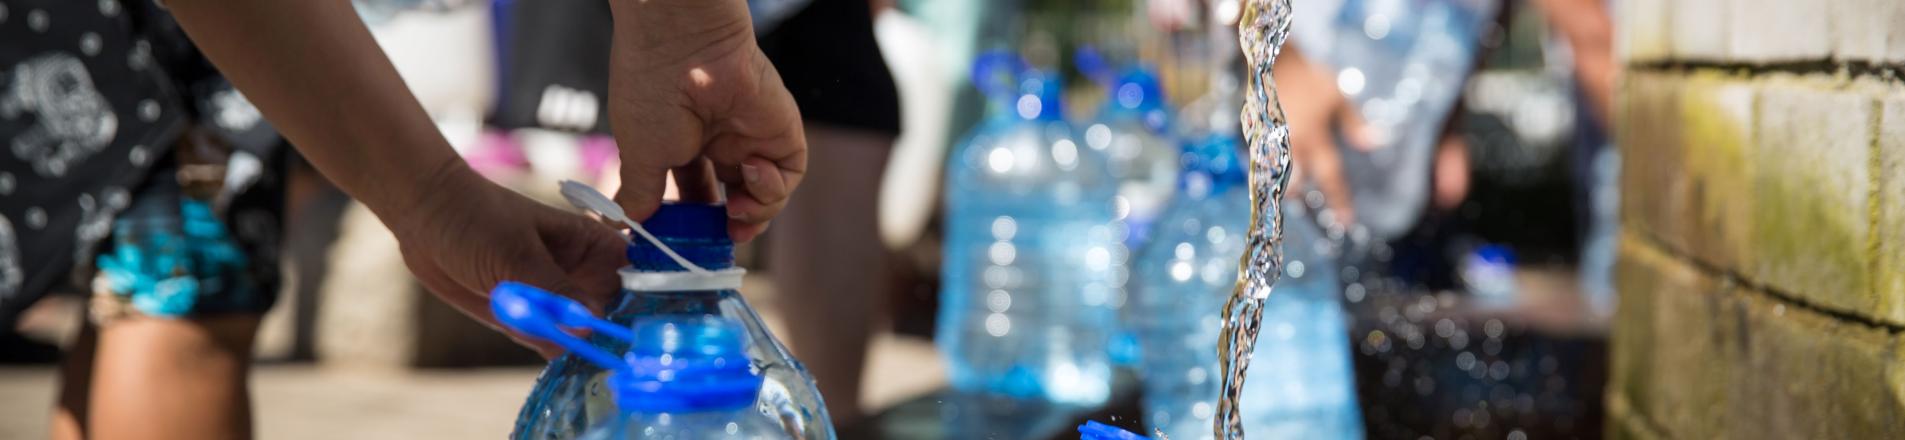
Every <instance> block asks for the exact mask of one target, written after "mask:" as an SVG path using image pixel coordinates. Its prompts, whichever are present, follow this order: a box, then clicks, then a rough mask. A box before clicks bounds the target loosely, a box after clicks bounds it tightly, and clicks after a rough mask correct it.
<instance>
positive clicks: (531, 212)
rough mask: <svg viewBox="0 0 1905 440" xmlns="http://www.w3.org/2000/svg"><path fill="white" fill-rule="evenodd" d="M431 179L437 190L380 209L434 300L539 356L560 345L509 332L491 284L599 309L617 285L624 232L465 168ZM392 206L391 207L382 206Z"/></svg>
mask: <svg viewBox="0 0 1905 440" xmlns="http://www.w3.org/2000/svg"><path fill="white" fill-rule="evenodd" d="M442 174H443V175H442V176H440V177H436V178H433V179H430V180H431V181H433V183H432V184H430V185H428V186H427V187H428V188H430V190H431V191H435V192H436V193H437V194H443V196H441V197H425V198H422V199H420V202H419V206H414V207H408V208H407V209H403V210H402V211H401V213H399V214H397V215H387V216H382V217H383V218H385V219H386V220H385V223H386V225H387V226H389V227H390V230H391V232H392V233H394V234H396V236H397V242H398V244H399V246H400V247H401V249H402V251H403V258H404V264H405V265H407V266H409V267H410V271H411V273H413V274H415V275H416V277H417V279H418V280H419V281H422V283H423V285H424V287H425V288H428V289H429V290H430V292H431V293H434V294H436V296H437V298H438V299H441V300H443V302H444V303H447V304H449V305H450V306H452V307H455V308H456V309H457V310H458V311H461V312H463V314H465V315H469V316H470V317H471V318H475V319H476V320H477V321H478V322H481V323H483V324H484V325H488V326H490V327H491V328H494V329H496V330H497V331H502V332H504V333H505V334H508V335H510V336H511V337H512V338H514V339H516V341H517V342H518V343H522V344H523V345H526V346H529V347H530V348H532V349H535V350H536V351H537V352H538V353H541V354H542V355H543V357H547V358H553V357H555V356H557V355H560V354H562V352H563V349H562V348H560V347H557V346H556V345H554V344H551V343H549V342H547V341H542V340H528V339H525V338H522V337H519V336H518V335H516V334H514V333H512V332H508V331H506V330H505V329H504V328H503V327H502V326H501V325H498V324H497V322H496V318H495V316H493V315H492V314H491V312H490V305H489V295H488V292H489V291H490V289H492V288H495V287H496V284H497V283H501V282H503V281H518V282H522V283H526V284H530V285H534V286H536V287H540V288H543V289H546V290H549V291H551V292H556V293H559V294H562V295H563V296H567V297H570V298H575V299H576V300H577V301H579V302H581V303H582V304H583V305H586V306H588V307H589V308H590V309H593V310H597V311H601V310H603V309H604V308H606V306H607V305H608V304H607V303H608V301H609V298H611V297H612V295H613V294H614V293H615V292H616V291H617V288H618V286H619V285H620V283H619V281H618V279H617V275H616V273H615V271H616V269H617V268H620V267H621V266H622V265H623V264H624V259H623V256H622V249H623V247H622V244H623V243H624V241H623V239H622V237H621V236H620V235H619V234H617V233H616V232H615V230H614V229H611V228H610V227H608V226H606V225H603V224H601V223H599V222H597V221H595V220H592V219H589V218H588V217H584V216H582V215H579V214H575V213H570V212H565V211H562V210H559V209H556V208H553V207H550V206H548V205H544V204H541V203H538V202H536V201H534V200H530V199H529V198H526V197H523V196H522V195H520V194H516V193H515V192H511V191H510V190H508V189H504V188H503V187H501V186H497V185H496V184H494V183H490V182H489V181H488V180H484V179H483V178H482V177H480V176H478V175H477V174H476V173H475V172H474V171H470V170H469V169H468V168H467V167H460V166H459V167H453V169H451V170H450V171H446V172H443V173H442ZM386 212H389V211H386Z"/></svg>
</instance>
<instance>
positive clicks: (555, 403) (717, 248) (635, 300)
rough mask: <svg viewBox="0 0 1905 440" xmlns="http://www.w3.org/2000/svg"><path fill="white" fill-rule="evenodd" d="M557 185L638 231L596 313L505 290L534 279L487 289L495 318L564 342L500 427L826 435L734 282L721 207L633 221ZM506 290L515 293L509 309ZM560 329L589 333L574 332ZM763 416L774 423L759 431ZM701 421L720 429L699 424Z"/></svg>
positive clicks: (784, 353) (544, 431) (608, 204)
mask: <svg viewBox="0 0 1905 440" xmlns="http://www.w3.org/2000/svg"><path fill="white" fill-rule="evenodd" d="M563 194H564V196H568V197H569V199H570V201H571V203H575V204H576V205H578V206H580V207H583V208H585V209H589V210H593V211H596V212H598V213H601V214H603V216H604V217H607V218H610V219H615V220H622V221H624V222H627V223H629V224H631V225H632V226H634V227H635V228H636V229H635V231H636V233H637V235H638V236H637V237H636V238H635V239H634V240H633V242H632V244H631V245H629V248H628V258H629V263H630V265H629V266H628V267H624V268H622V270H621V275H622V288H623V290H622V294H621V298H620V299H619V301H618V302H616V303H615V305H613V306H612V307H611V308H610V310H611V312H609V314H608V316H607V317H606V318H605V319H597V318H595V317H593V316H591V315H590V313H589V311H588V310H587V309H586V308H583V307H582V306H581V305H579V304H577V303H575V302H573V301H570V300H568V299H566V298H562V297H560V296H555V295H548V294H542V295H535V294H527V295H523V294H518V295H513V296H512V295H507V294H509V293H511V292H528V291H532V290H533V289H532V288H529V287H527V286H524V285H521V284H513V283H506V284H505V285H503V286H499V287H498V288H497V291H496V292H494V293H492V298H491V301H492V303H493V305H494V307H495V308H496V310H495V311H496V315H497V318H498V319H499V320H502V321H503V322H504V323H505V324H508V325H510V326H511V327H512V328H514V329H516V330H517V331H518V332H520V333H523V334H526V335H530V336H534V337H539V338H544V339H550V340H552V341H556V342H558V343H562V344H563V345H564V346H565V347H566V348H568V349H569V352H568V353H566V354H564V355H562V356H561V357H558V358H556V360H554V361H551V362H550V364H549V366H548V367H547V368H546V369H544V370H543V373H542V376H541V377H539V378H537V380H536V385H535V388H534V389H533V390H532V391H531V392H530V395H529V398H528V400H527V401H526V402H524V404H523V409H522V411H521V412H520V413H519V414H518V416H517V421H516V430H515V433H514V434H513V435H512V436H511V438H514V439H523V440H526V439H537V440H542V439H573V438H584V437H583V436H584V434H588V435H590V436H591V437H588V438H696V439H698V438H724V439H725V438H737V439H740V438H745V439H754V438H764V439H783V438H785V439H820V440H827V439H833V438H834V432H833V424H832V422H831V421H830V420H829V419H828V417H827V412H826V406H825V405H824V404H822V402H821V397H820V392H819V391H818V388H816V387H815V386H814V380H813V377H812V376H809V375H808V374H807V371H806V369H805V368H804V367H802V366H801V364H800V363H799V362H798V361H796V360H795V359H794V357H793V356H792V355H791V354H789V353H788V350H787V348H786V347H785V346H783V345H781V343H780V341H779V340H776V339H775V338H774V336H773V335H772V334H770V333H768V330H767V326H766V324H765V323H763V322H762V321H761V319H760V316H759V315H757V314H755V312H754V309H753V308H752V307H750V306H749V305H748V304H747V301H745V300H743V299H742V297H741V294H740V293H739V291H738V289H739V287H740V280H741V275H742V274H743V273H745V271H744V270H742V269H740V268H737V267H734V245H733V242H732V241H730V240H729V239H728V237H727V229H726V228H727V226H726V225H727V216H726V214H725V212H724V209H723V207H721V206H719V205H690V204H664V205H663V206H662V207H661V209H660V210H658V211H656V212H655V215H654V216H652V217H650V218H649V219H648V221H646V222H643V223H642V224H639V225H637V224H634V222H632V221H628V220H627V218H626V217H625V216H623V215H622V214H621V209H620V208H619V207H617V206H616V205H615V203H614V202H612V201H609V199H608V198H607V197H604V196H602V195H601V194H600V193H596V192H595V191H594V190H592V189H588V187H586V186H584V185H581V184H576V183H574V182H565V183H564V187H563ZM538 293H539V292H538ZM498 294H505V295H498ZM508 298H527V300H525V301H523V302H521V304H522V305H519V306H510V307H517V308H514V309H512V308H506V307H505V306H506V305H508V304H505V303H504V300H505V299H508ZM523 308H527V310H530V311H540V312H539V313H540V315H543V316H545V317H555V318H556V319H553V320H552V319H542V320H536V319H515V318H513V317H515V316H528V315H530V314H529V313H528V312H522V313H516V312H517V311H520V309H523ZM565 329H588V330H589V331H590V334H589V336H588V338H587V340H586V341H583V340H580V339H576V338H575V337H573V336H570V335H569V333H567V332H564V330H565ZM750 377H751V378H752V379H749V378H750ZM750 390H751V392H750ZM676 404H679V405H676ZM671 405H675V406H671ZM743 413H745V414H748V415H749V417H746V418H745V419H746V420H740V418H741V417H740V416H741V415H743ZM752 415H759V416H760V418H759V419H758V420H756V419H755V418H754V417H753V416H752ZM722 420H725V422H722V423H720V424H718V426H717V425H707V424H706V423H713V422H712V421H722ZM764 421H765V422H764ZM704 422H705V423H704ZM729 422H732V423H734V431H732V432H730V431H729V428H728V426H727V423H729ZM767 425H772V426H773V427H774V429H772V430H767V431H762V430H761V427H762V426H767ZM709 426H714V427H715V428H719V429H718V431H721V432H719V433H704V432H701V431H700V430H703V429H704V428H708V427H709ZM634 428H640V429H639V430H636V429H634ZM651 428H652V429H651ZM684 429H686V430H688V431H682V430H684ZM671 430H673V431H671ZM602 432H608V433H610V434H600V433H602ZM651 432H692V433H693V434H692V435H687V436H686V437H681V436H677V437H668V436H655V435H654V434H649V433H651ZM737 433H738V434H737ZM615 434H628V435H626V436H616V435H615ZM638 434H639V435H638ZM704 434H706V435H704ZM603 435H610V436H609V437H603Z"/></svg>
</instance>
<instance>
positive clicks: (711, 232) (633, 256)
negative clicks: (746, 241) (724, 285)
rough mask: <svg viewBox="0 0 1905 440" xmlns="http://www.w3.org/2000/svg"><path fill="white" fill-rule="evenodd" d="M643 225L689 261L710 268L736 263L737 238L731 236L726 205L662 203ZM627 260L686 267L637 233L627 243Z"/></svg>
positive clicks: (639, 265) (641, 265)
mask: <svg viewBox="0 0 1905 440" xmlns="http://www.w3.org/2000/svg"><path fill="white" fill-rule="evenodd" d="M642 228H643V229H647V230H648V233H650V234H655V238H659V239H661V241H662V242H663V243H666V244H668V247H669V248H671V249H674V250H675V253H678V254H681V256H682V258H687V259H688V261H689V262H692V263H694V264H695V265H697V266H701V267H702V268H704V269H708V270H720V269H726V268H729V267H734V241H733V240H731V239H729V238H728V215H727V207H726V206H724V205H709V204H697V203H663V204H662V205H661V209H657V210H655V215H653V216H649V217H648V220H646V221H643V222H642ZM628 262H629V264H630V265H632V266H634V267H635V269H637V270H643V271H656V272H667V271H681V270H686V268H683V267H681V265H679V264H676V263H675V260H673V259H670V258H668V254H666V253H663V252H662V251H661V249H659V248H656V247H655V245H654V244H653V243H649V242H648V241H647V240H643V239H641V238H640V237H636V239H635V240H634V243H633V244H630V245H629V246H628Z"/></svg>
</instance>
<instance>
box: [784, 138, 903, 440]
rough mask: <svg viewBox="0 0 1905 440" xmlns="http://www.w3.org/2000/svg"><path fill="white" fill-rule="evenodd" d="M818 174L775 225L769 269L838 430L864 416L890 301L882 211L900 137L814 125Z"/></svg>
mask: <svg viewBox="0 0 1905 440" xmlns="http://www.w3.org/2000/svg"><path fill="white" fill-rule="evenodd" d="M807 144H808V145H810V146H811V147H810V148H809V151H808V153H807V154H808V160H807V164H808V169H807V176H806V178H805V180H803V181H802V182H801V187H800V189H799V192H798V193H796V194H795V195H794V198H793V200H792V201H791V202H789V203H788V204H787V209H786V210H785V211H782V212H781V215H780V216H779V217H777V218H776V219H775V222H774V223H775V224H774V227H773V228H772V230H773V233H772V234H770V235H772V237H773V238H772V240H773V243H772V245H770V246H769V247H768V251H767V254H768V259H769V260H768V265H769V266H768V267H769V270H770V271H772V273H773V275H774V281H775V284H776V287H777V288H778V289H779V290H780V291H781V292H783V293H782V294H781V296H782V297H783V298H786V299H785V300H783V301H782V302H781V303H782V304H784V306H783V309H784V312H785V313H786V314H787V324H788V330H789V333H791V334H790V335H789V336H791V338H790V339H791V340H792V342H793V345H794V350H795V351H796V352H798V353H796V354H797V355H798V356H799V357H800V359H801V362H802V363H804V364H806V365H807V367H808V369H809V371H811V372H812V373H813V375H814V378H815V380H817V381H818V382H819V385H820V393H821V395H823V396H825V398H826V400H827V412H828V413H829V414H830V415H832V417H833V421H834V423H835V424H838V425H853V424H854V423H856V422H858V421H859V420H860V418H861V416H862V414H861V413H860V374H861V371H862V370H864V369H865V365H866V353H867V341H868V336H869V333H870V331H871V330H872V324H873V322H874V320H875V318H876V316H875V315H876V313H877V311H878V310H881V309H880V308H879V307H878V306H877V305H878V302H879V301H881V300H882V299H883V296H882V295H880V292H882V291H883V289H882V287H883V285H884V283H883V280H884V278H883V277H884V276H885V255H886V248H885V247H884V246H882V245H881V244H880V238H879V237H880V234H879V230H878V229H879V221H878V218H877V215H878V213H877V211H876V210H875V206H876V203H877V201H878V200H879V188H880V175H881V173H882V170H884V169H885V168H886V157H887V154H888V153H889V152H890V151H891V150H892V148H893V138H892V137H890V136H887V135H883V134H876V133H869V132H865V131H858V130H845V129H838V128H829V127H822V126H813V125H809V126H807Z"/></svg>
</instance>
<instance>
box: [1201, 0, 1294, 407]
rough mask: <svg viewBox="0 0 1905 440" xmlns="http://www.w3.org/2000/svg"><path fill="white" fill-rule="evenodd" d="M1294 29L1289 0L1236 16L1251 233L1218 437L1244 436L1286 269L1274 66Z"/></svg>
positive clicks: (1252, 1)
mask: <svg viewBox="0 0 1905 440" xmlns="http://www.w3.org/2000/svg"><path fill="white" fill-rule="evenodd" d="M1289 36H1290V1H1289V0H1248V1H1246V2H1245V3H1244V11H1243V15H1242V16H1241V17H1239V20H1238V21H1237V39H1238V43H1239V44H1240V45H1241V46H1242V48H1243V55H1244V60H1245V65H1246V66H1247V67H1246V68H1247V69H1249V70H1248V71H1247V72H1246V73H1247V75H1246V77H1245V80H1246V82H1247V84H1248V87H1247V88H1246V89H1245V90H1246V93H1247V95H1245V99H1244V108H1243V113H1242V117H1241V121H1242V124H1243V133H1244V140H1245V142H1247V143H1248V145H1249V148H1250V204H1251V216H1250V217H1251V218H1250V233H1249V242H1248V244H1247V246H1248V248H1247V249H1246V250H1245V253H1244V256H1243V259H1242V260H1241V261H1239V262H1238V265H1239V266H1240V267H1239V270H1238V275H1237V287H1236V289H1235V290H1233V291H1232V292H1231V296H1230V300H1229V301H1228V302H1226V303H1225V304H1224V310H1223V316H1224V330H1223V333H1222V335H1221V336H1220V337H1219V339H1218V341H1217V355H1218V359H1219V364H1218V368H1219V369H1220V371H1221V372H1222V378H1221V379H1222V387H1223V388H1222V389H1223V395H1222V396H1221V398H1220V399H1219V400H1218V401H1217V418H1216V423H1215V425H1214V426H1212V429H1213V430H1214V432H1215V433H1216V435H1217V438H1221V439H1227V440H1228V439H1241V438H1243V436H1244V429H1243V420H1242V417H1241V416H1240V414H1239V409H1240V408H1239V406H1238V403H1239V401H1240V399H1242V397H1243V384H1244V371H1246V370H1248V369H1249V368H1250V353H1251V350H1253V349H1254V348H1255V347H1256V344H1257V330H1258V324H1259V322H1261V321H1262V318H1263V305H1264V299H1265V298H1268V297H1269V296H1270V289H1271V286H1272V285H1274V284H1276V281H1277V277H1278V276H1279V275H1280V274H1282V273H1283V214H1282V213H1283V211H1282V205H1283V191H1284V188H1285V187H1286V186H1287V184H1288V183H1289V180H1290V128H1289V124H1288V123H1286V120H1285V119H1284V115H1283V107H1282V106H1281V105H1279V104H1278V103H1277V87H1276V81H1275V80H1274V79H1272V78H1271V77H1270V73H1271V66H1272V65H1273V64H1275V63H1276V58H1277V54H1278V53H1279V52H1281V51H1282V48H1283V42H1284V40H1286V39H1288V38H1289Z"/></svg>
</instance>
